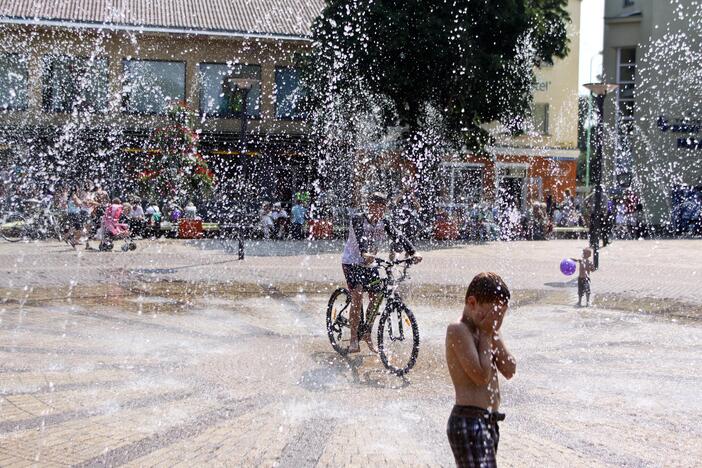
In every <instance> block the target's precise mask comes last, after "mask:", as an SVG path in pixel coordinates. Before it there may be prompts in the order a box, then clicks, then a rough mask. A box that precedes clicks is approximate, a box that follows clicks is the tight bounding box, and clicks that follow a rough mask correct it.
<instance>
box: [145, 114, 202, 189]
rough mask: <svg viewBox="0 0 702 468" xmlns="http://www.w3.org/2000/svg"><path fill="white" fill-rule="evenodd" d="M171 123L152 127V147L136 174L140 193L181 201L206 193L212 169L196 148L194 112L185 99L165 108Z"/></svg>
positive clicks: (197, 136) (195, 119) (197, 138)
mask: <svg viewBox="0 0 702 468" xmlns="http://www.w3.org/2000/svg"><path fill="white" fill-rule="evenodd" d="M167 115H168V119H169V121H170V123H169V124H168V125H167V126H165V127H161V128H157V129H156V130H154V132H153V133H152V136H151V141H152V144H151V146H152V148H153V149H154V151H152V152H151V153H150V154H149V155H148V156H147V157H146V158H145V161H144V166H145V167H143V170H142V171H141V172H139V174H138V178H139V182H140V185H141V188H142V193H143V195H145V196H146V197H149V198H151V199H154V200H170V201H173V202H183V201H187V200H188V199H190V198H193V197H198V196H205V195H207V194H209V193H210V192H211V190H212V188H213V186H214V183H215V178H214V173H213V172H212V171H211V170H210V168H209V166H208V165H207V161H205V159H204V158H203V156H202V154H200V152H199V149H198V141H199V131H198V130H196V128H195V126H196V123H197V114H196V113H195V112H193V111H192V110H191V109H189V108H188V107H187V105H186V104H185V103H182V102H181V103H176V104H173V105H172V106H170V107H169V109H168V114H167Z"/></svg>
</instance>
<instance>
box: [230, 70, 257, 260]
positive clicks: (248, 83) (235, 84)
mask: <svg viewBox="0 0 702 468" xmlns="http://www.w3.org/2000/svg"><path fill="white" fill-rule="evenodd" d="M226 83H227V86H228V87H229V89H230V90H231V92H232V93H234V92H235V91H237V90H238V91H241V117H240V118H241V133H240V135H239V157H240V160H241V163H242V166H243V168H244V171H245V172H246V171H247V169H248V168H247V166H248V165H247V163H246V123H247V122H246V118H247V115H246V114H247V109H246V103H247V101H248V99H249V92H250V91H251V88H253V86H254V85H255V83H256V80H252V79H248V78H233V77H232V78H229V79H228V80H227V81H226ZM241 221H242V220H240V222H241ZM242 231H243V227H242V226H241V225H239V226H238V228H237V239H238V243H239V260H243V259H244V234H243V232H242Z"/></svg>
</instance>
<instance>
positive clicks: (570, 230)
mask: <svg viewBox="0 0 702 468" xmlns="http://www.w3.org/2000/svg"><path fill="white" fill-rule="evenodd" d="M589 232H590V230H589V229H588V228H586V227H580V226H573V227H554V228H553V237H555V238H558V237H559V235H561V236H564V237H566V238H569V237H570V236H572V238H574V239H583V238H585V236H587V234H588V233H589Z"/></svg>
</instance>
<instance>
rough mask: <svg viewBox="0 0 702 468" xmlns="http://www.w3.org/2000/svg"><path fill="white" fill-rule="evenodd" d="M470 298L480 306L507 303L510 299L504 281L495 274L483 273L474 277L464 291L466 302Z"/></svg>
mask: <svg viewBox="0 0 702 468" xmlns="http://www.w3.org/2000/svg"><path fill="white" fill-rule="evenodd" d="M470 296H473V297H475V300H476V301H478V303H480V304H494V303H505V304H506V303H508V302H509V299H510V297H511V295H510V292H509V288H508V287H507V284H506V283H505V281H504V280H503V279H502V277H500V275H498V274H497V273H492V272H484V273H478V274H477V275H475V277H474V278H473V280H472V281H471V282H470V284H469V285H468V290H467V291H466V302H468V298H469V297H470Z"/></svg>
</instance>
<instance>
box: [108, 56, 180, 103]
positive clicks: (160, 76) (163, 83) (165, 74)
mask: <svg viewBox="0 0 702 468" xmlns="http://www.w3.org/2000/svg"><path fill="white" fill-rule="evenodd" d="M184 100H185V62H165V61H157V60H125V61H124V88H123V91H122V105H123V110H124V111H125V112H129V113H135V114H165V113H166V112H167V111H168V107H169V106H170V105H171V103H173V102H178V101H184Z"/></svg>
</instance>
